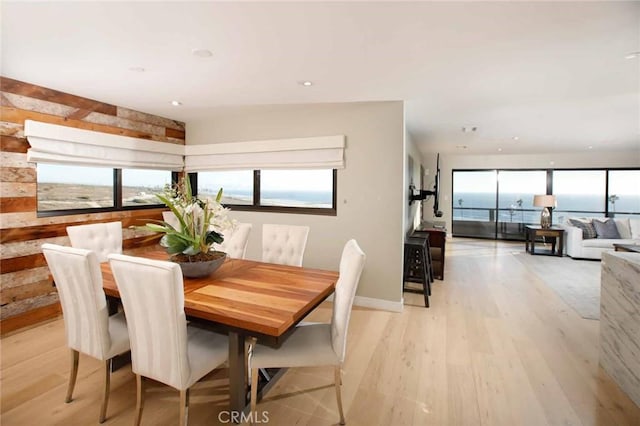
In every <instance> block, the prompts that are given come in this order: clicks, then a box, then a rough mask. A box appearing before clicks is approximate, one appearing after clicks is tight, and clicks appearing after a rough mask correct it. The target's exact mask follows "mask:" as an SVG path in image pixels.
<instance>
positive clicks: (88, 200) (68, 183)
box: [36, 164, 114, 212]
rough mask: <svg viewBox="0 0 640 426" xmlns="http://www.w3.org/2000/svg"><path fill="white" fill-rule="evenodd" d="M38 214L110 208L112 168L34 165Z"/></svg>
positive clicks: (112, 187)
mask: <svg viewBox="0 0 640 426" xmlns="http://www.w3.org/2000/svg"><path fill="white" fill-rule="evenodd" d="M36 174H37V180H36V181H37V186H38V211H39V212H43V211H56V210H76V209H93V208H105V207H114V202H113V198H114V197H113V194H114V186H113V169H107V168H101V167H79V166H66V165H57V164H38V165H37V168H36Z"/></svg>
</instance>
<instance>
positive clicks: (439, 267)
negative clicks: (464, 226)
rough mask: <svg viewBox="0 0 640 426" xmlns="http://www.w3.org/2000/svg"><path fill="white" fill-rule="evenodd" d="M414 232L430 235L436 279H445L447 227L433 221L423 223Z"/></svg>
mask: <svg viewBox="0 0 640 426" xmlns="http://www.w3.org/2000/svg"><path fill="white" fill-rule="evenodd" d="M413 233H414V234H423V235H424V234H428V235H429V245H430V246H431V260H432V262H433V276H434V278H436V279H439V280H444V260H445V245H446V241H447V231H446V229H445V228H444V227H441V226H434V224H431V223H422V224H420V226H419V227H418V228H416V229H415V230H414V231H413Z"/></svg>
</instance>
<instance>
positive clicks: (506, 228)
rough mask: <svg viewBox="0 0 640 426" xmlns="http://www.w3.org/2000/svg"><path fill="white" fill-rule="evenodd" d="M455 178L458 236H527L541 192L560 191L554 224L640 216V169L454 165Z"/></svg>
mask: <svg viewBox="0 0 640 426" xmlns="http://www.w3.org/2000/svg"><path fill="white" fill-rule="evenodd" d="M452 178H453V183H452V201H451V202H452V228H453V235H454V236H467V237H481V238H492V239H507V240H508V239H517V240H520V239H524V225H525V224H533V225H536V224H539V223H540V209H539V208H536V207H533V205H532V202H533V195H536V194H553V195H556V197H557V202H558V205H557V207H556V208H555V209H553V223H554V224H560V223H563V222H564V221H565V220H566V218H567V217H569V216H571V217H575V216H578V217H605V216H607V217H640V185H638V182H640V170H639V169H586V170H561V169H560V170H551V169H549V170H453V172H452ZM607 182H608V186H607Z"/></svg>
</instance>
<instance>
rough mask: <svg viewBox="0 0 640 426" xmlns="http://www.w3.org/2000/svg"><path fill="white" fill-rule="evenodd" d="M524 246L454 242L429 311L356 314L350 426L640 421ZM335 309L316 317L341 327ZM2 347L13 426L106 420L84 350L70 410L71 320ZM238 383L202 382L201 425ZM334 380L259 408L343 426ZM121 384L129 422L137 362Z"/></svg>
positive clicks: (169, 393)
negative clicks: (529, 264) (527, 262)
mask: <svg viewBox="0 0 640 426" xmlns="http://www.w3.org/2000/svg"><path fill="white" fill-rule="evenodd" d="M522 245H523V244H517V245H514V244H509V243H495V242H487V241H474V240H463V239H457V240H454V241H453V242H449V243H448V246H447V269H446V280H445V281H436V283H435V285H434V287H433V296H432V298H431V306H432V307H431V308H430V309H425V308H424V307H423V306H422V298H421V296H420V295H418V294H410V293H406V294H405V297H406V299H405V302H406V306H405V309H404V312H403V313H401V314H395V313H390V312H380V311H373V310H366V309H359V308H356V309H355V310H354V312H353V314H352V317H351V325H350V330H349V341H348V354H347V360H346V365H345V372H344V386H343V401H344V406H345V414H346V418H347V423H348V424H350V425H465V426H466V425H510V426H511V425H535V426H539V425H547V424H549V425H560V424H562V425H581V424H583V425H639V424H640V409H639V408H638V407H636V406H635V405H634V404H633V402H631V401H630V400H629V398H627V397H626V396H625V395H624V394H623V393H622V392H621V391H620V389H619V388H618V387H617V386H616V385H615V384H614V383H613V382H612V381H611V380H610V379H609V378H608V376H607V375H606V374H605V373H604V372H603V370H602V369H601V368H600V367H599V366H598V333H599V323H598V321H593V320H585V319H582V318H580V317H579V316H578V315H577V314H576V313H575V312H574V311H573V309H571V308H570V307H568V306H567V305H566V304H565V303H564V302H563V301H562V300H561V299H560V298H559V297H558V296H557V295H556V294H555V293H554V292H553V291H552V290H550V289H549V288H547V287H546V286H545V285H544V284H543V283H542V282H540V281H539V280H538V279H537V278H536V276H535V275H533V274H532V273H531V272H530V271H529V270H528V269H527V268H526V267H525V266H524V265H523V264H522V263H520V262H517V261H516V260H515V259H514V258H513V252H522V251H523V247H521V246H522ZM521 255H524V254H521ZM571 262H573V261H571V260H570V259H568V262H567V267H569V268H571V267H578V266H576V265H579V263H576V262H574V263H573V264H572V263H571ZM330 308H331V306H330V305H329V304H327V305H323V306H321V307H320V308H319V309H318V310H317V311H316V312H314V314H313V319H314V320H327V321H328V320H329V318H330ZM1 343H2V369H1V372H2V379H1V384H2V399H1V402H2V407H1V412H2V417H1V419H0V420H1V423H2V425H3V426H8V425H45V424H60V425H62V424H65V425H85V424H94V423H97V419H98V411H99V405H100V403H99V401H100V391H101V380H102V378H101V375H100V370H99V367H100V366H99V363H98V362H96V361H94V360H92V359H90V358H88V357H85V356H82V355H81V358H80V371H79V374H78V383H77V385H76V391H75V395H74V396H75V399H74V401H73V402H72V403H70V404H65V403H64V402H63V401H64V395H65V389H66V381H67V373H68V369H69V366H68V350H67V349H66V348H65V345H64V334H63V325H62V321H61V320H56V321H53V322H50V323H47V324H45V325H41V326H38V327H36V328H33V329H30V330H27V331H23V332H19V333H17V334H13V335H10V336H7V337H5V338H3V339H2V342H1ZM225 376H226V371H225V370H224V369H222V370H220V371H217V372H214V373H212V374H210V375H209V376H207V377H206V378H205V379H204V380H203V381H201V382H200V383H198V384H196V386H195V387H194V389H193V391H192V397H191V409H190V418H189V420H190V424H191V425H215V424H220V423H223V422H221V421H220V419H219V418H218V415H219V413H220V412H221V411H222V410H226V409H227V404H228V401H227V397H226V394H227V389H228V386H227V382H226V378H225ZM332 378H333V370H332V369H330V368H326V369H323V368H300V369H292V370H289V371H288V372H287V373H286V374H285V376H284V377H283V378H282V380H280V381H279V382H278V383H277V385H276V386H275V387H274V388H273V389H272V390H271V391H270V392H269V393H268V394H267V396H266V398H265V400H263V401H262V402H261V403H260V404H259V405H258V407H259V409H261V410H266V411H267V414H268V419H269V423H268V424H271V425H294V424H295V425H332V424H337V422H338V414H337V409H336V402H335V395H334V390H333V387H332ZM111 385H112V394H111V400H110V404H109V410H108V419H107V422H106V423H105V424H113V425H130V424H131V423H132V422H133V409H134V405H135V380H134V376H133V374H132V373H131V370H130V368H124V369H122V370H119V371H117V372H116V373H114V375H113V378H112V384H111ZM147 395H148V396H147V401H146V405H145V411H144V413H143V418H142V423H143V424H147V425H171V424H176V423H177V419H178V393H177V392H176V391H173V390H171V389H169V388H168V387H166V386H162V385H152V386H150V389H149V391H148V394H147ZM226 418H227V417H226V416H225V415H223V416H222V420H223V421H224V420H226Z"/></svg>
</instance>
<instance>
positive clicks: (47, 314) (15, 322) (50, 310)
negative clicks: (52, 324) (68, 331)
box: [0, 302, 62, 336]
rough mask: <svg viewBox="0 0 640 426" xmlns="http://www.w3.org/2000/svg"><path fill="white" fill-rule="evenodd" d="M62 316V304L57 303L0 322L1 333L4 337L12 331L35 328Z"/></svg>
mask: <svg viewBox="0 0 640 426" xmlns="http://www.w3.org/2000/svg"><path fill="white" fill-rule="evenodd" d="M60 315H62V307H61V306H60V302H55V303H53V304H51V305H47V306H42V307H40V308H36V309H33V310H30V311H28V312H23V313H21V314H18V315H16V316H13V317H10V318H5V319H3V320H2V321H1V322H0V333H2V335H3V336H4V335H6V334H8V333H10V332H12V331H16V330H19V329H23V328H26V327H29V326H33V325H35V324H39V323H41V322H43V321H46V320H49V319H52V318H57V317H59V316H60Z"/></svg>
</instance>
